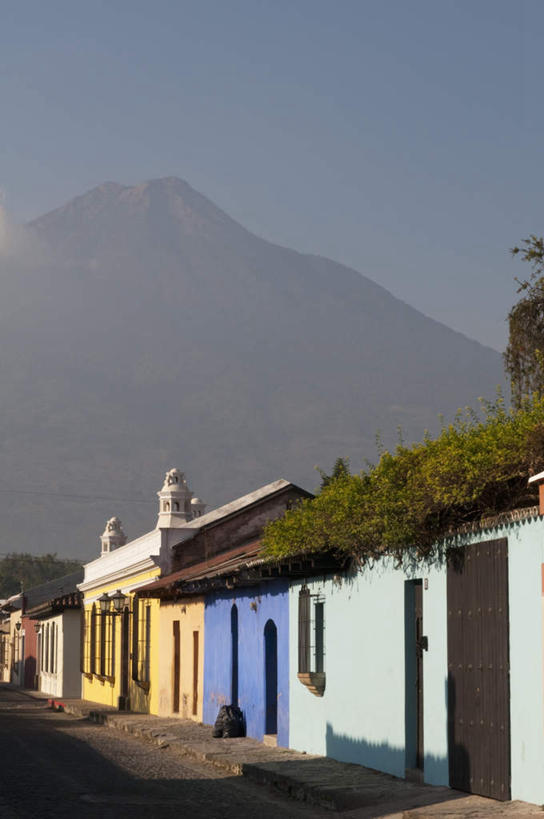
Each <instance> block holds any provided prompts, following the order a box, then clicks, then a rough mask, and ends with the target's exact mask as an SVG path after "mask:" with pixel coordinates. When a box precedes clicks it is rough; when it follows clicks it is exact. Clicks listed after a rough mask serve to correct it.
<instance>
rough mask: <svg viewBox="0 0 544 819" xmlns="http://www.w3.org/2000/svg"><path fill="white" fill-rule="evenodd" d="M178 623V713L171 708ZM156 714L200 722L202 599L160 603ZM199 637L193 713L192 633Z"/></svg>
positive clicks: (202, 647) (202, 661)
mask: <svg viewBox="0 0 544 819" xmlns="http://www.w3.org/2000/svg"><path fill="white" fill-rule="evenodd" d="M176 620H177V621H179V624H180V689H179V692H180V696H179V712H176V713H174V711H173V710H172V709H173V683H174V678H173V675H174V636H173V623H174V621H176ZM159 621H160V629H159V656H158V661H157V662H158V690H159V694H158V711H157V712H153V713H158V714H160V716H163V717H182V718H184V719H194V720H197V721H199V722H202V695H203V680H204V598H203V597H198V598H187V599H185V600H181V601H176V602H175V603H167V602H165V603H162V604H161V607H160V614H159ZM195 631H196V632H198V635H199V653H198V684H197V713H196V714H193V707H192V706H193V652H194V643H193V640H194V638H193V632H195Z"/></svg>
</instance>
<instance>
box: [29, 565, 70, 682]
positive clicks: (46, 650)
mask: <svg viewBox="0 0 544 819" xmlns="http://www.w3.org/2000/svg"><path fill="white" fill-rule="evenodd" d="M82 579H83V569H78V570H77V571H75V572H72V573H71V574H69V575H66V576H64V577H60V578H57V579H56V580H50V581H49V582H48V583H43V584H42V585H40V586H35V587H34V588H33V589H29V590H28V591H27V592H25V593H24V595H23V600H24V609H23V615H22V626H23V630H24V634H25V648H24V673H23V686H24V688H29V689H36V690H38V691H42V692H43V693H45V694H51V695H52V696H55V697H76V698H78V697H81V668H80V661H81V594H80V592H79V591H78V588H77V584H78V583H80V582H81V580H82Z"/></svg>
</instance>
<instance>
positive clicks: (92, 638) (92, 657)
mask: <svg viewBox="0 0 544 819" xmlns="http://www.w3.org/2000/svg"><path fill="white" fill-rule="evenodd" d="M96 618H97V612H96V606H95V604H94V603H93V605H92V608H91V628H90V634H89V672H90V673H91V674H96Z"/></svg>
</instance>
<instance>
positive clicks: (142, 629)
mask: <svg viewBox="0 0 544 819" xmlns="http://www.w3.org/2000/svg"><path fill="white" fill-rule="evenodd" d="M132 628H133V632H132V645H133V652H132V679H133V680H135V681H136V682H140V683H148V682H149V680H150V659H151V657H150V655H151V604H150V603H148V602H144V601H142V600H138V598H137V597H136V598H134V611H133V620H132Z"/></svg>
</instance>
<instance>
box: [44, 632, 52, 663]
mask: <svg viewBox="0 0 544 819" xmlns="http://www.w3.org/2000/svg"><path fill="white" fill-rule="evenodd" d="M45 629H46V631H45V670H46V671H47V673H49V651H50V645H51V640H50V636H49V631H50V625H49V623H48V624H47V625H46V627H45Z"/></svg>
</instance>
